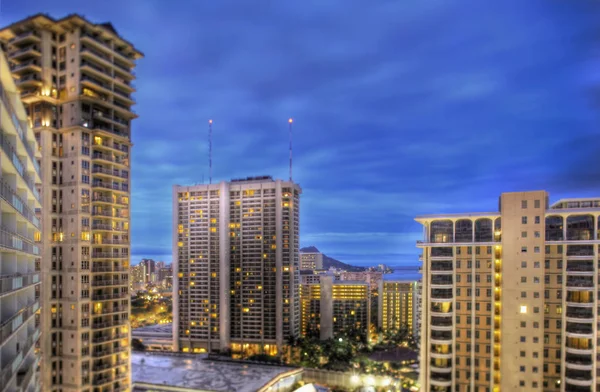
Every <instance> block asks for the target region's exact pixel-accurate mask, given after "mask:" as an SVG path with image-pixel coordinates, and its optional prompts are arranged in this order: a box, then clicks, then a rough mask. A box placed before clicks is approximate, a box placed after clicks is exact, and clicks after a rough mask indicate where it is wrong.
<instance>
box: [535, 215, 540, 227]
mask: <svg viewBox="0 0 600 392" xmlns="http://www.w3.org/2000/svg"><path fill="white" fill-rule="evenodd" d="M535 224H536V225H539V224H540V217H539V216H536V217H535Z"/></svg>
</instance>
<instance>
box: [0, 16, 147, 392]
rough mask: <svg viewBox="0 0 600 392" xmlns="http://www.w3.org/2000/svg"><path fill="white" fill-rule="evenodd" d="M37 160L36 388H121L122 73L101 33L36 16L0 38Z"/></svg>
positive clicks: (108, 30) (128, 74)
mask: <svg viewBox="0 0 600 392" xmlns="http://www.w3.org/2000/svg"><path fill="white" fill-rule="evenodd" d="M0 41H1V42H2V44H3V46H4V47H5V48H6V50H7V52H8V60H9V63H10V72H11V73H12V76H13V77H14V79H15V83H16V86H17V88H18V90H19V92H20V95H21V99H22V101H23V103H24V105H25V110H26V112H27V117H28V121H29V125H30V126H31V127H32V128H33V131H34V132H35V138H36V139H37V141H38V143H39V146H40V150H41V153H42V159H41V178H42V186H41V204H42V209H41V210H39V214H38V217H39V218H40V219H41V222H42V228H43V230H42V233H43V235H42V237H41V240H40V243H41V252H42V260H43V262H42V263H41V272H42V279H43V284H42V295H41V296H42V299H43V306H42V317H41V320H42V326H43V331H44V333H43V335H42V339H41V342H42V344H41V352H42V380H41V381H42V387H43V389H44V390H45V391H49V392H53V391H62V392H75V391H78V392H79V391H88V392H92V391H103V392H105V391H125V390H129V388H130V365H129V361H130V359H129V350H130V349H129V340H130V339H129V287H128V286H129V276H128V275H129V257H130V242H129V241H130V234H129V221H130V192H131V188H130V179H131V171H130V154H131V122H132V120H133V119H134V118H136V115H135V113H134V112H133V110H132V109H131V107H132V105H133V104H134V103H135V101H134V100H133V98H132V96H131V94H132V93H133V92H134V91H135V88H134V85H133V80H134V79H135V74H134V72H133V69H134V67H135V61H136V60H137V59H139V58H140V57H142V54H141V53H140V52H139V51H138V50H136V49H135V48H134V46H133V45H132V44H131V43H129V42H128V41H126V40H125V39H124V38H123V37H121V36H120V35H119V34H118V33H117V31H116V30H115V29H114V27H113V26H112V25H111V24H110V23H102V24H95V23H92V22H90V21H88V20H86V19H85V18H83V17H81V16H79V15H68V16H66V17H64V18H62V19H54V18H51V17H49V16H47V15H43V14H38V15H34V16H32V17H29V18H27V19H24V20H21V21H18V22H16V23H14V24H12V25H10V26H7V27H5V28H3V29H0Z"/></svg>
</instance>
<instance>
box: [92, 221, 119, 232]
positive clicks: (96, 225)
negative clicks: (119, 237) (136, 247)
mask: <svg viewBox="0 0 600 392" xmlns="http://www.w3.org/2000/svg"><path fill="white" fill-rule="evenodd" d="M92 230H110V231H118V232H127V230H126V229H124V228H122V227H112V226H111V225H106V224H103V223H92Z"/></svg>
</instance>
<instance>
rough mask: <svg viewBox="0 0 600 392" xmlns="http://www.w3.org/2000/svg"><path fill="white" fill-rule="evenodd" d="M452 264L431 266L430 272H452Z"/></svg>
mask: <svg viewBox="0 0 600 392" xmlns="http://www.w3.org/2000/svg"><path fill="white" fill-rule="evenodd" d="M452 269H453V268H452V264H450V263H444V264H431V271H432V272H433V271H452Z"/></svg>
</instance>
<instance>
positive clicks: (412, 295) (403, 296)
mask: <svg viewBox="0 0 600 392" xmlns="http://www.w3.org/2000/svg"><path fill="white" fill-rule="evenodd" d="M417 288H418V286H417V282H416V281H414V282H409V281H395V280H380V281H379V291H378V294H379V295H378V300H379V302H378V314H377V316H378V319H377V321H378V326H379V328H381V330H382V331H383V332H391V331H398V330H400V329H401V328H402V326H405V327H406V328H407V330H408V331H409V333H411V334H414V332H415V330H416V326H417V324H416V322H417V320H418V318H419V315H418V313H417V312H416V305H417Z"/></svg>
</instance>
